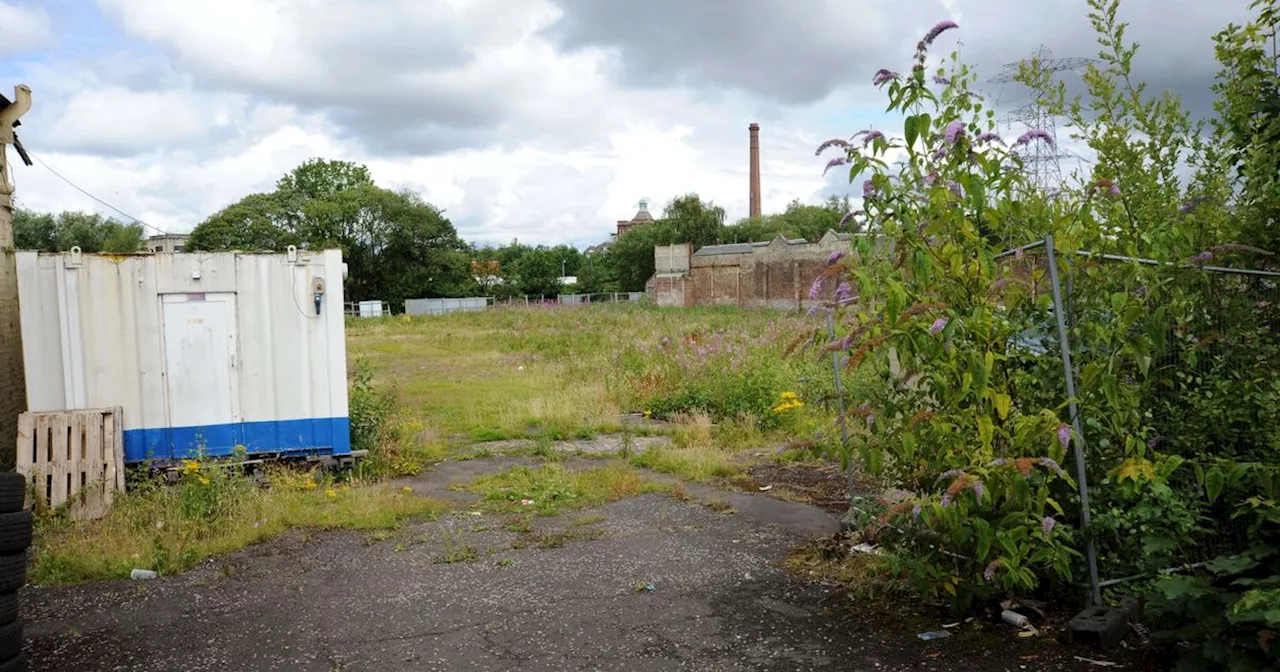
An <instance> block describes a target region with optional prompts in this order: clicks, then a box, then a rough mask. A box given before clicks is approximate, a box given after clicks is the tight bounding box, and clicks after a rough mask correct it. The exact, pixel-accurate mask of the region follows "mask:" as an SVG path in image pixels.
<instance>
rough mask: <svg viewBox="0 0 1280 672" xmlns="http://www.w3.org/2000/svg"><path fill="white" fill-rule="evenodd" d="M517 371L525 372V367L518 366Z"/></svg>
mask: <svg viewBox="0 0 1280 672" xmlns="http://www.w3.org/2000/svg"><path fill="white" fill-rule="evenodd" d="M516 371H524V365H523V364H521V365H520V366H517V367H516Z"/></svg>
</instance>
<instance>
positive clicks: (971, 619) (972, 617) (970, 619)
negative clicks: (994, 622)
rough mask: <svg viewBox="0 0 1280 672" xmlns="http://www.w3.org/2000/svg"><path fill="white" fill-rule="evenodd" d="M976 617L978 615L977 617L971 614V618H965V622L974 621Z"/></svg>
mask: <svg viewBox="0 0 1280 672" xmlns="http://www.w3.org/2000/svg"><path fill="white" fill-rule="evenodd" d="M974 618H976V617H975V616H970V617H969V618H966V619H964V622H965V623H972V622H973V619H974Z"/></svg>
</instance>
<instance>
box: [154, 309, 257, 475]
mask: <svg viewBox="0 0 1280 672" xmlns="http://www.w3.org/2000/svg"><path fill="white" fill-rule="evenodd" d="M235 305H236V304H235V294H232V293H217V294H166V295H164V296H163V297H162V303H161V310H162V312H163V329H164V370H165V385H166V388H167V389H166V392H167V394H168V409H169V426H170V427H171V428H174V429H177V428H184V427H186V428H191V427H198V428H205V429H207V430H208V431H207V432H206V433H205V434H206V435H207V436H208V438H209V439H210V440H213V441H217V443H222V442H224V441H226V440H230V439H231V435H232V434H234V426H235V424H237V423H239V422H240V418H239V414H240V409H239V403H238V395H237V378H238V376H237V375H236V370H235V369H236V330H235V324H236V310H235ZM185 434H187V432H182V431H180V430H179V431H176V432H174V435H173V439H174V445H173V449H174V450H175V452H176V453H182V452H185V451H186V450H188V449H189V447H188V446H185V445H178V444H181V443H182V442H183V441H182V439H183V438H184V437H183V436H180V435H185ZM224 435H225V438H224ZM215 437H217V438H216V439H215ZM218 439H221V440H218ZM208 447H209V448H211V449H213V450H214V452H221V451H220V450H218V449H225V447H224V446H217V445H210V446H208Z"/></svg>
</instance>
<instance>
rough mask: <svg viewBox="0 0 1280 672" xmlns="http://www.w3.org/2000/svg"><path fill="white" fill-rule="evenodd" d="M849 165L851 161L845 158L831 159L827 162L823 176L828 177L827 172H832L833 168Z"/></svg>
mask: <svg viewBox="0 0 1280 672" xmlns="http://www.w3.org/2000/svg"><path fill="white" fill-rule="evenodd" d="M847 163H849V159H846V158H844V157H843V156H837V157H836V158H834V159H831V160H830V161H828V162H827V167H826V168H823V169H822V174H823V175H826V174H827V171H829V170H831V169H832V168H838V167H840V166H843V165H845V164H847Z"/></svg>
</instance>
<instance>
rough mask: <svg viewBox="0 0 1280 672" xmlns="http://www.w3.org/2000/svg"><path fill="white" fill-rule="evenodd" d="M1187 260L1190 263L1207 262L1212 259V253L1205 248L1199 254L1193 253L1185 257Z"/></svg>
mask: <svg viewBox="0 0 1280 672" xmlns="http://www.w3.org/2000/svg"><path fill="white" fill-rule="evenodd" d="M1187 261H1188V262H1190V263H1192V264H1207V263H1209V262H1211V261H1213V253H1212V252H1210V251H1209V250H1205V251H1204V252H1201V253H1200V254H1197V255H1193V256H1192V257H1191V258H1190V259H1187Z"/></svg>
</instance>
